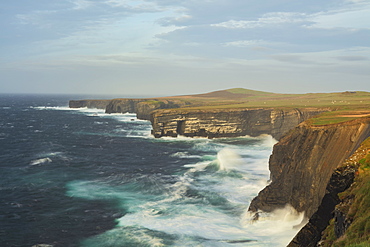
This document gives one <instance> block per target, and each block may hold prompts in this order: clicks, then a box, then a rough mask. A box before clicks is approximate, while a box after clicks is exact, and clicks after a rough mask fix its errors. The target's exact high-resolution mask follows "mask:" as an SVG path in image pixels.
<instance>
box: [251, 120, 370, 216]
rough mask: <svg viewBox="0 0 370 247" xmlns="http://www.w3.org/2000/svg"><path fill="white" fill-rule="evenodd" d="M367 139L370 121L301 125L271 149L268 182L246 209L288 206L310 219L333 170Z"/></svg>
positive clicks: (261, 209) (268, 210)
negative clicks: (269, 178) (269, 180)
mask: <svg viewBox="0 0 370 247" xmlns="http://www.w3.org/2000/svg"><path fill="white" fill-rule="evenodd" d="M369 136H370V118H359V119H357V120H352V121H348V122H344V123H338V124H331V125H325V126H314V125H311V124H310V123H308V122H304V123H302V124H300V125H299V126H297V127H296V128H294V129H293V130H291V131H290V132H289V133H288V134H286V135H285V136H283V137H282V138H281V139H280V141H279V142H278V143H277V144H276V145H275V146H274V148H273V153H272V155H271V157H270V160H269V169H270V172H271V183H270V184H269V185H268V186H267V187H266V188H265V189H263V190H262V191H260V193H259V194H258V196H257V197H256V198H254V199H253V200H252V202H251V204H250V207H249V210H250V211H252V212H256V213H257V214H258V212H259V211H266V212H271V211H273V210H274V209H277V208H282V207H284V206H285V205H286V204H290V205H292V206H293V207H294V208H295V209H296V210H297V211H298V212H305V215H306V217H307V218H310V217H311V216H312V215H313V213H315V212H316V211H317V209H318V207H319V205H320V204H321V201H322V199H323V197H324V195H325V192H326V187H327V184H328V182H329V180H330V178H331V176H332V174H333V171H334V170H335V169H336V168H338V167H339V165H340V164H342V162H343V161H344V159H346V158H348V157H349V156H350V155H351V154H352V153H353V152H354V151H355V150H356V149H357V148H358V147H359V145H360V144H361V143H362V142H363V141H364V140H365V139H366V138H367V137H369Z"/></svg>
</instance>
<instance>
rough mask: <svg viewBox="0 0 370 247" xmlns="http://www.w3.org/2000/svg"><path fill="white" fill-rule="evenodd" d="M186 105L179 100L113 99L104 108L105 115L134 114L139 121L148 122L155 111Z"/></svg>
mask: <svg viewBox="0 0 370 247" xmlns="http://www.w3.org/2000/svg"><path fill="white" fill-rule="evenodd" d="M185 104H186V103H185V102H183V101H179V100H164V99H161V100H157V99H113V100H111V101H110V102H109V104H108V105H107V107H106V110H105V112H106V113H126V112H130V113H136V114H137V117H138V118H139V119H143V120H149V119H150V114H151V113H152V112H153V111H154V110H157V109H168V108H179V107H183V106H184V105H185Z"/></svg>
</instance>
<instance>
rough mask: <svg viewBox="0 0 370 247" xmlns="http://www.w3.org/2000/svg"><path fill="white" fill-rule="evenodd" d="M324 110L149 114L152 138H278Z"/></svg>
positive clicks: (238, 110) (221, 110) (159, 111)
mask: <svg viewBox="0 0 370 247" xmlns="http://www.w3.org/2000/svg"><path fill="white" fill-rule="evenodd" d="M324 111H328V109H317V108H306V109H286V110H283V109H264V108H257V109H207V110H188V109H169V110H157V111H154V112H153V113H152V115H151V118H150V121H151V122H152V126H153V135H154V136H155V137H162V136H172V137H176V136H178V135H182V136H188V137H194V136H202V137H208V138H215V137H235V136H245V135H250V136H259V135H261V134H270V135H272V136H273V137H274V138H275V139H279V138H280V137H281V136H282V135H283V134H284V133H286V132H288V131H289V130H290V129H292V128H294V127H295V126H297V125H298V124H299V123H301V122H303V121H304V120H307V119H309V118H311V117H313V116H315V115H317V114H319V113H321V112H324Z"/></svg>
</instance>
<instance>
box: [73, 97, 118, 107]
mask: <svg viewBox="0 0 370 247" xmlns="http://www.w3.org/2000/svg"><path fill="white" fill-rule="evenodd" d="M110 101H111V100H104V99H102V100H91V99H87V100H70V101H69V107H70V108H82V107H87V108H97V109H105V108H106V107H107V105H108V104H109V102H110Z"/></svg>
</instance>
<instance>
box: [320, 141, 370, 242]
mask: <svg viewBox="0 0 370 247" xmlns="http://www.w3.org/2000/svg"><path fill="white" fill-rule="evenodd" d="M359 150H362V154H360V155H357V157H355V158H354V159H353V160H352V161H351V162H349V165H354V166H358V165H359V166H360V167H359V172H358V174H357V175H356V178H355V181H354V183H353V184H352V186H351V187H350V188H349V189H347V190H346V191H345V192H343V193H341V194H340V198H341V200H346V199H349V198H353V199H352V201H351V200H350V199H349V202H348V203H346V204H344V205H341V206H339V207H341V211H342V212H346V215H347V216H348V217H350V218H352V219H353V221H352V223H351V225H350V226H349V228H348V230H347V231H346V233H345V235H344V236H342V237H340V238H339V239H337V238H336V237H335V234H334V220H332V221H331V222H330V225H329V227H328V228H327V229H326V230H325V232H324V236H325V238H326V240H325V241H324V244H323V246H334V247H342V246H353V247H354V246H357V247H362V246H370V210H369V208H370V193H369V192H370V137H369V138H367V139H366V140H365V141H364V142H363V143H362V145H361V147H360V148H359Z"/></svg>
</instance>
